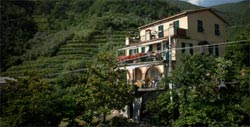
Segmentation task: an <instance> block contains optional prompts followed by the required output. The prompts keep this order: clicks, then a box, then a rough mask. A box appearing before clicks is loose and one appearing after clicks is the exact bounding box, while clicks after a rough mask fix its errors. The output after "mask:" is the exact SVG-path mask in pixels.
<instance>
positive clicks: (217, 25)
mask: <svg viewBox="0 0 250 127" xmlns="http://www.w3.org/2000/svg"><path fill="white" fill-rule="evenodd" d="M214 34H215V35H217V36H219V35H220V26H219V24H214Z"/></svg>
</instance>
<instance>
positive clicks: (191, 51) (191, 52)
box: [189, 44, 194, 55]
mask: <svg viewBox="0 0 250 127" xmlns="http://www.w3.org/2000/svg"><path fill="white" fill-rule="evenodd" d="M189 47H190V49H189V51H190V54H191V55H193V53H194V50H193V44H189Z"/></svg>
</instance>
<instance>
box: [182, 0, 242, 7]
mask: <svg viewBox="0 0 250 127" xmlns="http://www.w3.org/2000/svg"><path fill="white" fill-rule="evenodd" d="M181 1H187V2H189V3H192V4H195V5H199V6H204V7H209V6H213V5H218V4H224V3H232V2H239V1H243V0H181Z"/></svg>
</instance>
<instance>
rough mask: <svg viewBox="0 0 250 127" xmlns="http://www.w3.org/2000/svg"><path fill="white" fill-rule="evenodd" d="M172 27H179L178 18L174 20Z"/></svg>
mask: <svg viewBox="0 0 250 127" xmlns="http://www.w3.org/2000/svg"><path fill="white" fill-rule="evenodd" d="M173 24H174V28H179V27H180V26H179V20H177V21H174V23H173Z"/></svg>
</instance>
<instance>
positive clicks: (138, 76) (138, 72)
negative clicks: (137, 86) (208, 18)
mask: <svg viewBox="0 0 250 127" xmlns="http://www.w3.org/2000/svg"><path fill="white" fill-rule="evenodd" d="M141 79H142V72H141V70H140V69H139V68H135V80H136V81H137V80H141Z"/></svg>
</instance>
